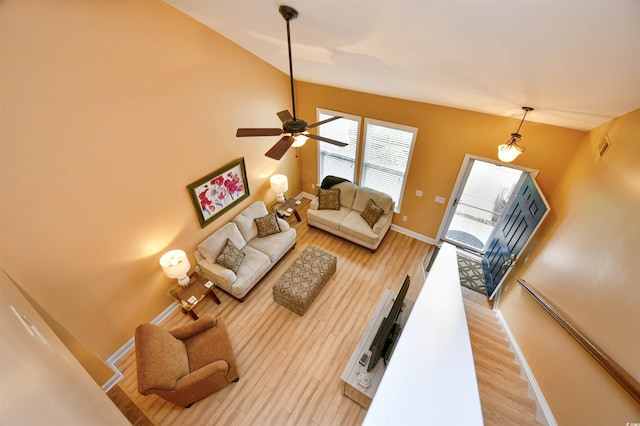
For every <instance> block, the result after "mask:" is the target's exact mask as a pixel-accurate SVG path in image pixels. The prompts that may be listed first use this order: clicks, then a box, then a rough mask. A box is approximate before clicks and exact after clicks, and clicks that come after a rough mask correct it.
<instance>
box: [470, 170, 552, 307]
mask: <svg viewBox="0 0 640 426" xmlns="http://www.w3.org/2000/svg"><path fill="white" fill-rule="evenodd" d="M548 210H549V206H548V204H547V202H546V200H545V199H544V197H543V196H542V194H541V193H540V191H539V190H538V186H537V185H536V183H535V182H534V181H533V179H532V178H531V175H529V174H527V175H526V176H525V178H524V182H523V184H522V186H521V187H520V189H519V190H518V193H517V194H516V196H515V199H514V200H513V203H512V204H511V206H510V207H509V209H508V210H507V211H506V213H505V214H503V215H502V217H501V218H500V219H499V221H498V223H497V224H496V231H495V234H494V235H493V237H492V239H491V240H490V241H489V242H488V243H487V249H486V250H485V254H484V256H483V258H482V271H483V273H484V281H485V285H486V287H487V296H489V299H492V298H493V296H494V293H495V291H496V290H497V289H498V286H499V285H500V284H501V283H502V280H503V279H504V277H505V275H506V274H507V273H508V271H509V270H510V269H511V267H512V266H513V265H514V264H515V262H516V260H517V259H518V256H519V255H520V252H521V251H522V249H523V248H524V247H525V246H526V244H527V243H528V242H529V239H530V238H531V235H532V234H533V232H534V231H535V230H536V229H537V227H538V224H539V223H540V222H541V221H542V219H543V218H544V217H545V216H546V213H547V211H548Z"/></svg>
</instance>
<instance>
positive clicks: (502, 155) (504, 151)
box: [498, 144, 522, 163]
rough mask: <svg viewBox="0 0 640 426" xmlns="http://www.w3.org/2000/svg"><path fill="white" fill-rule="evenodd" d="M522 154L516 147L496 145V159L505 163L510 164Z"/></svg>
mask: <svg viewBox="0 0 640 426" xmlns="http://www.w3.org/2000/svg"><path fill="white" fill-rule="evenodd" d="M520 154H522V150H521V149H519V148H518V146H517V145H515V144H513V145H507V144H502V145H498V158H499V159H500V161H503V162H505V163H510V162H512V161H513V160H515V159H516V158H517V157H518V155H520Z"/></svg>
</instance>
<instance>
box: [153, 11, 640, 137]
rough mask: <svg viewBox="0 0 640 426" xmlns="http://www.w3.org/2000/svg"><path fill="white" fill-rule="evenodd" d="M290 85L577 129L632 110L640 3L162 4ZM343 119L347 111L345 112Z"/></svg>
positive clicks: (639, 73)
mask: <svg viewBox="0 0 640 426" xmlns="http://www.w3.org/2000/svg"><path fill="white" fill-rule="evenodd" d="M165 1H166V2H167V3H169V4H171V5H173V6H175V7H176V8H178V9H180V10H182V11H183V12H185V13H186V14H188V15H190V16H192V17H193V18H195V19H197V20H199V21H200V22H202V23H203V24H205V25H207V26H208V27H210V28H212V29H213V30H215V31H216V32H218V33H220V34H222V35H223V36H225V37H226V38H228V39H230V40H232V41H233V42H235V43H237V44H238V45H240V46H242V47H243V48H245V49H246V50H248V51H250V52H252V53H253V54H255V55H256V56H258V57H260V58H262V59H263V60H265V61H266V62H268V63H270V64H271V65H273V66H274V67H276V68H278V69H280V70H282V72H284V73H287V74H288V72H289V63H288V59H287V42H286V23H285V21H284V19H283V18H282V16H281V15H280V14H279V13H278V6H279V5H281V4H287V5H289V6H291V7H293V8H295V9H296V10H297V11H298V12H299V17H298V18H297V19H295V20H292V21H291V39H292V44H293V47H292V50H293V70H294V77H295V79H296V80H300V81H307V82H312V83H319V84H324V85H330V86H335V87H340V88H346V89H352V90H357V91H362V92H367V93H373V94H378V95H384V96H391V97H395V98H401V99H408V100H414V101H420V102H427V103H433V104H438V105H444V106H450V107H455V108H462V109H467V110H471V111H478V112H484V113H488V114H495V115H500V116H506V117H513V118H518V119H520V118H521V117H522V110H521V107H522V106H525V105H526V106H531V107H534V108H535V111H534V112H532V113H529V115H527V120H528V121H529V120H531V121H536V122H541V123H547V124H552V125H557V126H562V127H568V128H572V129H579V130H590V129H592V128H594V127H596V126H597V125H599V124H601V123H603V122H606V121H608V120H610V119H612V118H614V117H618V116H620V115H623V114H625V113H627V112H630V111H632V110H635V109H637V108H640V1H638V0H537V1H532V0H531V1H525V0H386V1H385V0H281V1H275V0H165ZM347 112H348V111H347Z"/></svg>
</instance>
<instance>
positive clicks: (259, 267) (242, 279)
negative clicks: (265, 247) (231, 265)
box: [231, 245, 271, 294]
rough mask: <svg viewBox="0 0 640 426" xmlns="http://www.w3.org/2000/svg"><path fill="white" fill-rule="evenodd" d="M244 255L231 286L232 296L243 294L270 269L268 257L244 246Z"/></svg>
mask: <svg viewBox="0 0 640 426" xmlns="http://www.w3.org/2000/svg"><path fill="white" fill-rule="evenodd" d="M242 252H243V253H244V254H245V256H244V260H243V261H242V265H240V269H238V273H237V274H236V280H235V281H234V282H233V284H231V288H232V290H233V293H234V294H244V293H245V291H246V290H247V289H248V288H250V287H251V286H253V285H254V284H255V283H256V281H257V280H258V279H259V278H260V277H262V276H263V275H264V274H265V273H266V272H267V271H268V270H269V268H271V260H270V259H269V256H267V255H266V254H264V253H262V252H261V251H259V250H256V249H254V248H253V247H251V246H249V245H246V246H244V247H243V248H242Z"/></svg>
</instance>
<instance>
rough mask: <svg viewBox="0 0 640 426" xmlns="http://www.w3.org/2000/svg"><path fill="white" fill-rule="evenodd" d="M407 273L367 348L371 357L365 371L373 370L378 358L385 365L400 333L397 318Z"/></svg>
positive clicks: (401, 304)
mask: <svg viewBox="0 0 640 426" xmlns="http://www.w3.org/2000/svg"><path fill="white" fill-rule="evenodd" d="M409 281H410V280H409V275H407V277H406V278H405V279H404V282H403V283H402V287H401V288H400V291H399V292H398V295H397V296H396V300H395V301H394V302H393V306H391V310H390V311H389V315H387V316H386V317H385V318H384V319H383V320H382V323H380V327H379V328H378V331H377V332H376V335H375V337H374V338H373V341H372V342H371V346H370V347H369V350H370V351H371V358H370V359H369V365H367V371H371V370H373V367H375V366H376V364H377V363H378V361H379V360H380V358H382V359H383V360H384V364H385V365H387V363H388V362H389V359H391V353H392V352H393V346H394V345H395V342H396V339H397V338H398V335H399V334H400V322H399V321H398V318H399V316H400V312H402V307H403V305H404V298H405V296H406V295H407V290H408V289H409Z"/></svg>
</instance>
